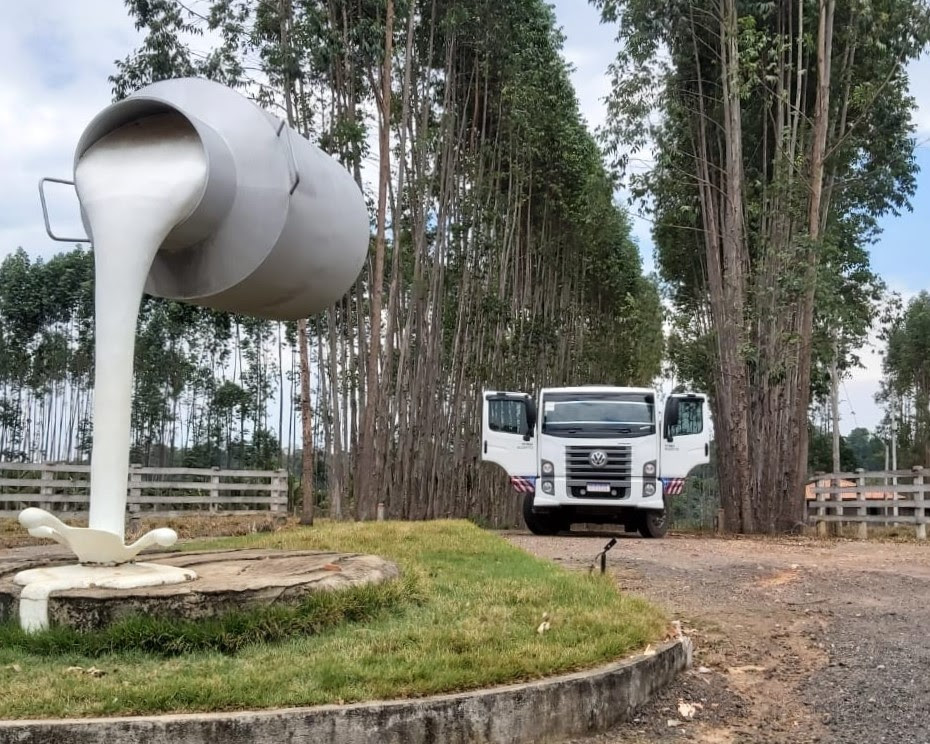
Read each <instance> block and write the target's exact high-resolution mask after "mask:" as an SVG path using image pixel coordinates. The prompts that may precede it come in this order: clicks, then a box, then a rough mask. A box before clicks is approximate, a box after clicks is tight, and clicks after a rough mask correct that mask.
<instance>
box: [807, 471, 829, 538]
mask: <svg viewBox="0 0 930 744" xmlns="http://www.w3.org/2000/svg"><path fill="white" fill-rule="evenodd" d="M822 476H823V472H822V471H820V470H815V471H814V483H813V485H814V501H818V502H820V503H818V504H817V515H816V516H817V517H820V518H819V519H816V520H815V523H816V524H815V526H816V528H817V536H818V537H826V536H827V523H826V521H824V519H823V517H825V516H826V515H827V507H826V506H825V505H824V503H823V502H824V501H826V499H827V496H828V495H827V494H825V493H817V489H818V488H821V484H822V483H823V482H824V481H823V477H822ZM804 516H805V517H806V518H809V517H810V504H809V503H808V501H807V493H806V492H805V495H804ZM805 521H807V520H805Z"/></svg>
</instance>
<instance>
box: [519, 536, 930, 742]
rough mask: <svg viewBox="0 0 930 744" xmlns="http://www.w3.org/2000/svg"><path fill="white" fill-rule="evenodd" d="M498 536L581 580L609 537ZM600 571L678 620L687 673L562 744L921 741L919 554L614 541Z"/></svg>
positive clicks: (925, 608) (927, 574)
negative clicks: (638, 705)
mask: <svg viewBox="0 0 930 744" xmlns="http://www.w3.org/2000/svg"><path fill="white" fill-rule="evenodd" d="M508 537H509V539H510V540H512V541H513V542H514V543H515V544H517V545H519V546H521V547H523V548H525V549H527V550H529V551H530V552H532V553H535V554H537V555H540V556H543V557H546V558H550V559H553V560H555V561H557V562H559V563H562V564H563V565H566V566H568V567H572V568H577V569H581V570H586V569H587V567H588V566H589V565H590V563H591V561H592V559H593V558H594V556H595V555H596V554H597V553H598V552H599V551H600V549H601V548H602V547H603V546H604V544H605V542H606V540H607V539H608V537H609V536H607V537H605V536H604V535H598V536H571V537H554V538H543V537H534V536H532V535H529V534H525V533H509V534H508ZM609 570H610V571H611V572H612V573H613V574H614V575H615V576H616V578H617V581H618V583H619V584H620V586H621V588H622V589H623V590H624V591H629V592H634V593H636V594H640V595H642V596H644V597H647V598H649V599H650V600H652V601H654V602H656V603H658V604H660V605H662V606H664V607H665V608H666V609H667V611H668V613H669V615H670V616H672V617H673V618H675V619H678V620H680V621H681V623H682V626H683V628H684V631H685V632H686V633H688V634H689V635H691V637H692V638H693V640H694V642H695V663H694V666H693V668H692V669H691V670H690V671H688V672H686V673H684V674H682V675H681V676H680V677H679V679H678V681H677V682H676V683H675V684H674V685H673V686H672V687H670V688H668V689H667V690H665V691H663V692H662V693H660V694H659V695H658V696H657V697H656V698H655V699H654V700H653V701H651V702H650V703H649V704H648V705H647V706H646V707H645V708H643V709H642V710H640V711H639V712H638V713H637V715H636V717H635V719H634V720H633V721H631V722H629V723H627V724H624V725H623V726H621V727H620V728H618V729H616V730H614V731H612V732H610V733H609V734H606V735H603V736H599V737H595V738H593V739H587V740H584V741H583V742H582V741H578V742H575V743H573V744H615V743H617V742H639V743H641V744H645V743H646V742H666V741H668V742H772V743H773V744H796V743H800V742H855V743H856V744H871V743H872V742H894V743H895V744H911V743H912V742H913V743H917V742H920V743H925V742H930V643H928V642H927V638H928V635H930V546H924V545H917V544H895V543H888V542H873V541H869V542H856V541H849V540H834V541H819V540H813V539H807V538H786V539H778V540H775V539H759V540H755V539H713V538H700V537H685V536H671V537H667V538H666V539H664V540H642V539H638V538H632V537H624V538H621V539H620V540H619V542H618V544H617V545H616V546H615V547H614V548H613V549H612V550H611V552H610V553H609ZM681 703H686V704H690V705H693V706H694V709H693V710H694V715H693V718H692V719H690V720H688V718H687V715H683V714H682V713H685V714H687V713H688V711H687V709H685V710H684V711H682V710H680V709H679V705H680V704H681Z"/></svg>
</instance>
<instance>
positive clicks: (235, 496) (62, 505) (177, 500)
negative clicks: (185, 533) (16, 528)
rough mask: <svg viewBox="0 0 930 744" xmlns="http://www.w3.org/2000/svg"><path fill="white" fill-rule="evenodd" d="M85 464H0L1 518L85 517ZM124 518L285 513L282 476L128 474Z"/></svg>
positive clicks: (144, 470) (135, 470)
mask: <svg viewBox="0 0 930 744" xmlns="http://www.w3.org/2000/svg"><path fill="white" fill-rule="evenodd" d="M89 486H90V466H89V465H58V464H51V463H42V464H29V463H12V462H3V463H0V517H15V516H17V515H18V514H19V512H20V511H22V510H23V509H25V508H26V507H28V506H38V507H40V508H42V509H45V510H46V511H50V512H53V513H55V514H57V515H58V516H59V517H62V518H64V517H67V518H69V519H70V518H78V517H84V516H86V515H87V508H88V496H89ZM126 487H127V489H128V510H127V511H128V514H127V519H133V518H138V517H147V516H154V517H178V516H184V515H190V514H193V513H206V514H237V515H248V514H268V513H269V512H270V513H272V514H273V515H277V514H280V515H284V514H286V513H287V489H288V483H287V471H285V470H221V469H219V468H148V467H141V466H139V465H133V466H131V467H130V470H129V481H128V482H127V484H126Z"/></svg>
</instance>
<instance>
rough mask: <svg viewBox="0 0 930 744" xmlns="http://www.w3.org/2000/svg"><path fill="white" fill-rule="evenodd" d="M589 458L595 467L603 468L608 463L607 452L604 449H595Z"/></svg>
mask: <svg viewBox="0 0 930 744" xmlns="http://www.w3.org/2000/svg"><path fill="white" fill-rule="evenodd" d="M588 460H589V461H590V463H591V465H592V466H594V467H595V468H602V467H604V466H605V465H606V464H607V453H606V452H604V450H594V452H592V453H591V456H590V457H589V458H588Z"/></svg>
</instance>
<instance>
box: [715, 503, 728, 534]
mask: <svg viewBox="0 0 930 744" xmlns="http://www.w3.org/2000/svg"><path fill="white" fill-rule="evenodd" d="M726 514H727V513H726V512H725V511H724V510H723V509H717V534H718V535H722V534H723V533H724V532H726V531H727V522H726V519H727V517H726Z"/></svg>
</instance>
